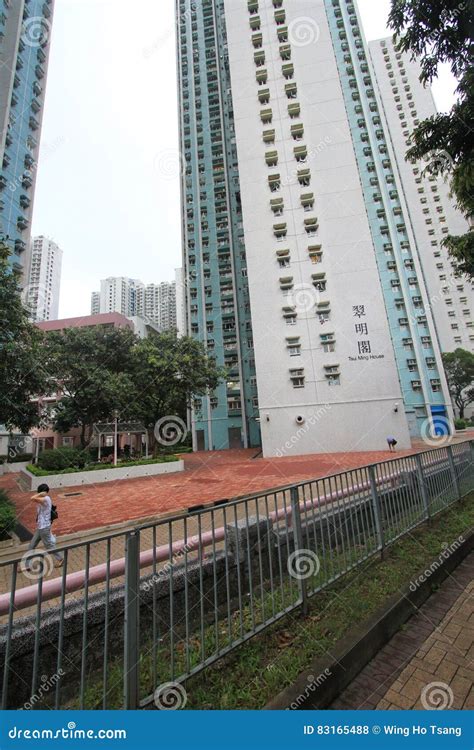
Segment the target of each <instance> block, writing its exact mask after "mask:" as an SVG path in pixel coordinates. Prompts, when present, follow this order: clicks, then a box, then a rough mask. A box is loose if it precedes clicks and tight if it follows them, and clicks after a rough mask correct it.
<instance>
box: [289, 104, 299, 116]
mask: <svg viewBox="0 0 474 750" xmlns="http://www.w3.org/2000/svg"><path fill="white" fill-rule="evenodd" d="M300 111H301V108H300V105H299V103H297V102H295V103H294V104H289V105H288V114H289V115H290V117H291V119H294V118H295V117H299V115H300Z"/></svg>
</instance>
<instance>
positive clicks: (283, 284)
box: [280, 276, 293, 292]
mask: <svg viewBox="0 0 474 750" xmlns="http://www.w3.org/2000/svg"><path fill="white" fill-rule="evenodd" d="M280 289H281V290H282V292H288V291H290V290H291V289H293V276H281V277H280Z"/></svg>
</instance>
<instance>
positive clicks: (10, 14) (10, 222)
mask: <svg viewBox="0 0 474 750" xmlns="http://www.w3.org/2000/svg"><path fill="white" fill-rule="evenodd" d="M53 9H54V0H14V1H11V0H4V2H3V3H2V7H1V10H0V234H2V235H5V236H7V237H8V240H9V244H10V247H11V250H12V256H11V262H12V264H13V265H14V266H15V267H16V268H18V269H24V270H25V271H26V269H27V267H28V264H29V261H28V252H29V248H30V231H31V216H32V212H33V199H34V192H35V183H36V172H37V163H38V152H39V140H40V134H41V124H42V117H43V107H44V94H45V86H46V77H47V71H48V56H49V45H50V37H51V25H52V19H53Z"/></svg>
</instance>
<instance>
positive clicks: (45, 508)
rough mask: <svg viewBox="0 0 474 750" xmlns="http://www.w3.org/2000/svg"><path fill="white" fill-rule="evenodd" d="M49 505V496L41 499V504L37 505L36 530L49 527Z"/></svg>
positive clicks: (50, 503)
mask: <svg viewBox="0 0 474 750" xmlns="http://www.w3.org/2000/svg"><path fill="white" fill-rule="evenodd" d="M51 505H52V502H51V498H50V496H49V495H46V497H44V498H43V502H42V503H41V504H39V503H38V510H37V511H36V526H37V527H38V529H46V528H48V526H51Z"/></svg>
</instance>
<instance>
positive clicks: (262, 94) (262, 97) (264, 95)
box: [258, 89, 270, 104]
mask: <svg viewBox="0 0 474 750" xmlns="http://www.w3.org/2000/svg"><path fill="white" fill-rule="evenodd" d="M258 101H259V102H260V104H268V102H269V101H270V89H261V90H260V91H259V92H258Z"/></svg>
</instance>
